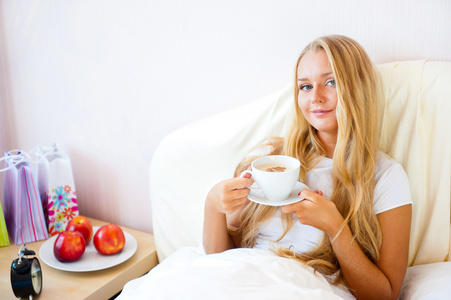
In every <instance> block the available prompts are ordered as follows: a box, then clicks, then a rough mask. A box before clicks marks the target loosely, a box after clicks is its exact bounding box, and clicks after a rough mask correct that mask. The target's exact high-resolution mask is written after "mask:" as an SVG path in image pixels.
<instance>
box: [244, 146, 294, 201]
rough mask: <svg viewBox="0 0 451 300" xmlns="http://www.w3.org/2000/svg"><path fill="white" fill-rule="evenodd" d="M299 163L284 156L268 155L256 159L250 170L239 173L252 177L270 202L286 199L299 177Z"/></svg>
mask: <svg viewBox="0 0 451 300" xmlns="http://www.w3.org/2000/svg"><path fill="white" fill-rule="evenodd" d="M300 166H301V164H300V162H299V160H297V159H296V158H293V157H290V156H285V155H269V156H263V157H260V158H257V159H256V160H254V161H253V162H252V164H251V167H252V170H246V171H244V172H243V173H241V177H243V176H244V174H246V173H249V174H251V175H252V177H253V179H254V180H255V182H256V184H257V185H258V187H254V185H253V186H251V187H250V188H252V189H255V188H258V189H260V190H261V191H262V193H263V194H264V195H265V197H266V198H267V199H268V200H271V201H281V200H285V199H287V198H288V196H289V195H290V193H291V191H292V190H293V188H294V186H295V185H296V182H297V181H298V177H299V170H300Z"/></svg>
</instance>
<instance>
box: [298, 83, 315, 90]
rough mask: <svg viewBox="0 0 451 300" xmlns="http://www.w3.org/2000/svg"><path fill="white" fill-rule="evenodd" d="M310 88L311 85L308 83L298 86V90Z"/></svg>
mask: <svg viewBox="0 0 451 300" xmlns="http://www.w3.org/2000/svg"><path fill="white" fill-rule="evenodd" d="M311 89H312V86H311V85H309V84H304V85H301V86H300V87H299V90H301V91H308V90H311Z"/></svg>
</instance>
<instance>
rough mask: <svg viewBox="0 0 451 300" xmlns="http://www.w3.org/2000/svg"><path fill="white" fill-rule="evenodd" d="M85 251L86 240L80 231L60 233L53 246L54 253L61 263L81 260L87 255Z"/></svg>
mask: <svg viewBox="0 0 451 300" xmlns="http://www.w3.org/2000/svg"><path fill="white" fill-rule="evenodd" d="M85 249H86V243H85V238H84V237H83V235H82V234H81V233H80V232H78V231H63V232H60V233H59V234H58V236H57V237H56V240H55V244H53V253H54V254H55V257H56V259H57V260H59V261H61V262H65V261H74V260H77V259H80V257H81V256H82V255H83V253H85Z"/></svg>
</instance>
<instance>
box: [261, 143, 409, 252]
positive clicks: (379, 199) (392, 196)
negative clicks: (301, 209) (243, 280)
mask: <svg viewBox="0 0 451 300" xmlns="http://www.w3.org/2000/svg"><path fill="white" fill-rule="evenodd" d="M332 165H333V160H332V159H329V158H324V159H322V160H321V161H320V162H319V163H318V165H316V167H315V168H314V169H313V170H311V171H309V172H308V173H307V180H306V184H307V186H309V188H310V190H312V191H314V190H318V191H322V192H323V196H324V197H325V198H327V199H330V196H331V195H332V177H331V172H332ZM407 204H412V199H411V196H410V188H409V181H408V179H407V175H406V173H405V171H404V169H403V168H402V166H401V165H400V164H399V163H397V162H396V161H395V160H394V159H392V158H391V157H390V156H388V155H387V154H385V153H383V152H379V153H378V156H377V161H376V186H375V190H374V211H375V213H376V215H377V214H380V213H382V212H384V211H387V210H390V209H394V208H396V207H400V206H403V205H407ZM293 219H296V216H295V215H294V214H293ZM294 223H295V224H294V226H293V227H292V228H291V230H290V231H289V232H288V233H287V234H286V235H285V236H284V238H283V239H282V240H280V241H279V242H277V243H274V242H273V241H275V240H277V239H278V238H279V237H280V236H281V235H282V233H283V226H282V220H281V211H280V208H279V209H278V210H277V212H276V213H275V214H274V216H273V217H272V218H271V219H270V220H268V221H267V222H266V223H265V224H264V225H263V226H262V228H261V229H260V233H259V235H258V237H257V239H256V244H255V248H260V249H268V248H270V247H271V246H272V244H274V245H276V246H278V247H285V248H289V247H292V249H293V247H294V250H295V251H296V252H298V253H302V252H305V251H309V250H312V249H313V248H314V247H315V246H316V245H317V244H318V243H319V242H320V241H321V238H322V236H323V233H322V231H320V230H318V229H316V228H314V227H312V226H309V225H303V224H301V223H300V222H298V221H297V220H296V221H295V222H294Z"/></svg>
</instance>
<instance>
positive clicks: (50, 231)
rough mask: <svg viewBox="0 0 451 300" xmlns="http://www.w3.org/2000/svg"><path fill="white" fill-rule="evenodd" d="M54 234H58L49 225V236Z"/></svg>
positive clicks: (53, 227)
mask: <svg viewBox="0 0 451 300" xmlns="http://www.w3.org/2000/svg"><path fill="white" fill-rule="evenodd" d="M55 234H58V231H55V226H53V225H50V228H49V236H54V235H55Z"/></svg>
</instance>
